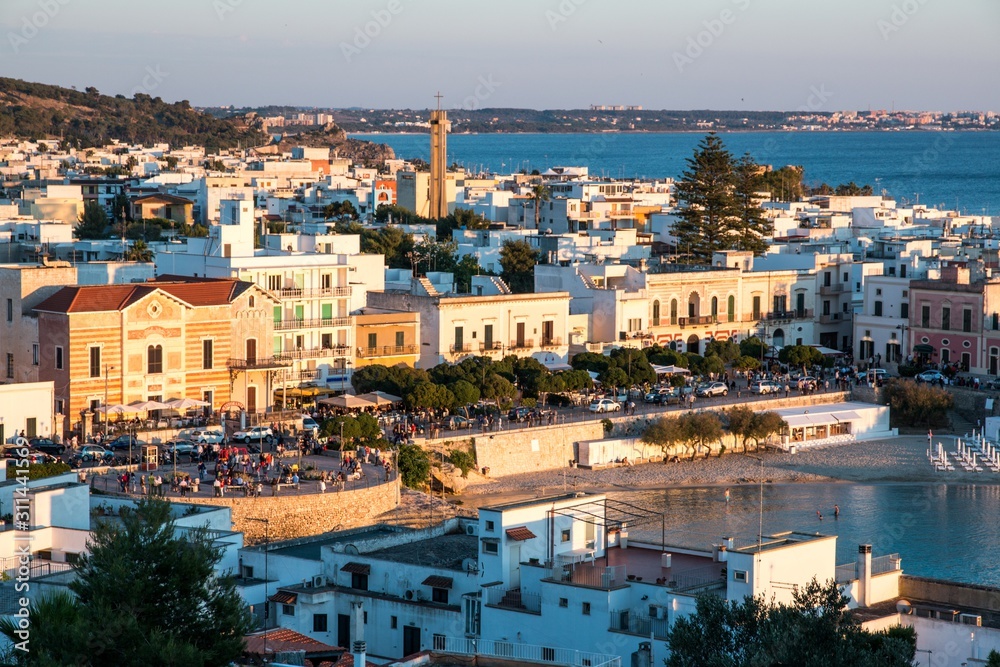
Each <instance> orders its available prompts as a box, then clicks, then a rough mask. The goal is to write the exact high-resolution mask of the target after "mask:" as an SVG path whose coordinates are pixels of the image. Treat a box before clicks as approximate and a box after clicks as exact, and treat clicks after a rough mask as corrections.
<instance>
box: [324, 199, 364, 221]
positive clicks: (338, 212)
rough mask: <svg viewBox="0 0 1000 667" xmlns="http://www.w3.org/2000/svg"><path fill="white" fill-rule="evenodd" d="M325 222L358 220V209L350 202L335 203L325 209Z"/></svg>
mask: <svg viewBox="0 0 1000 667" xmlns="http://www.w3.org/2000/svg"><path fill="white" fill-rule="evenodd" d="M323 218H324V219H325V220H357V219H358V209H356V208H354V204H352V203H351V202H349V201H335V202H331V203H329V204H327V205H326V206H324V207H323Z"/></svg>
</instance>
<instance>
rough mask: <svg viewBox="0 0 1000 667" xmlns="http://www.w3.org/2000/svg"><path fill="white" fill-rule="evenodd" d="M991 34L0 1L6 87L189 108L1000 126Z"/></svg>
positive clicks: (528, 3) (671, 6)
mask: <svg viewBox="0 0 1000 667" xmlns="http://www.w3.org/2000/svg"><path fill="white" fill-rule="evenodd" d="M998 27H1000V2H998V1H997V0H951V1H950V2H946V1H945V0H828V1H824V2H817V1H816V0H666V1H663V0H660V1H646V0H643V1H639V0H635V1H631V2H629V1H628V0H618V1H616V2H610V1H607V0H504V1H502V2H482V1H477V0H464V1H460V0H376V1H375V2H370V1H364V0H357V1H352V2H344V1H337V0H285V1H283V2H273V1H268V0H171V1H170V2H167V1H166V0H142V1H138V0H0V29H2V33H3V37H2V39H0V74H2V75H3V76H11V77H16V78H21V79H26V80H30V81H39V82H45V83H54V84H60V85H65V86H76V87H77V88H80V89H83V88H84V87H87V86H95V87H97V88H98V89H99V90H100V91H101V92H103V93H108V94H116V93H122V94H125V95H128V96H131V95H132V94H134V93H135V92H148V93H150V94H152V95H154V96H160V97H162V98H163V99H164V100H168V101H173V100H178V99H188V100H190V101H191V103H192V104H194V105H198V106H206V105H225V104H234V105H237V106H244V105H264V104H293V105H315V106H328V107H349V106H362V107H410V108H426V107H429V106H432V105H433V104H434V99H433V95H434V93H435V92H436V91H438V90H440V91H441V92H442V94H443V95H444V96H445V97H444V101H443V106H445V107H450V108H453V107H459V106H466V107H469V106H476V107H487V106H496V107H534V108H579V107H587V106H588V105H590V104H641V105H643V106H645V107H647V108H666V109H702V108H716V109H777V110H791V109H798V108H802V107H806V108H814V109H816V110H822V111H830V110H837V109H866V108H869V107H870V108H886V109H888V108H891V107H893V106H895V108H896V109H926V110H958V109H980V110H986V109H991V110H998V111H1000V91H998V88H997V86H996V85H995V83H996V72H997V71H998V69H1000V46H998V44H1000V43H998V41H997V39H996V31H997V28H998ZM366 33H367V34H366Z"/></svg>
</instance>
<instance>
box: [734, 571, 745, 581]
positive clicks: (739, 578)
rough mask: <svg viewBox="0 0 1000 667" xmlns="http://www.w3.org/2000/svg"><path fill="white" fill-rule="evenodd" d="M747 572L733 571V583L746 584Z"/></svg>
mask: <svg viewBox="0 0 1000 667" xmlns="http://www.w3.org/2000/svg"><path fill="white" fill-rule="evenodd" d="M746 580H747V572H746V570H733V581H742V582H746Z"/></svg>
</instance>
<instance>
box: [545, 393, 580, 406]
mask: <svg viewBox="0 0 1000 667" xmlns="http://www.w3.org/2000/svg"><path fill="white" fill-rule="evenodd" d="M545 405H548V406H550V407H558V408H565V407H568V406H570V405H573V399H572V398H570V397H569V396H566V395H565V394H547V395H546V396H545Z"/></svg>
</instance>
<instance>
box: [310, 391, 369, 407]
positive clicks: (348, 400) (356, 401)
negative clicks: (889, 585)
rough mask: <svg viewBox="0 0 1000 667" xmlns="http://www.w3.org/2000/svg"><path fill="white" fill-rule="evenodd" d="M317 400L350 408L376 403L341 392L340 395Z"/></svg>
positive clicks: (324, 403)
mask: <svg viewBox="0 0 1000 667" xmlns="http://www.w3.org/2000/svg"><path fill="white" fill-rule="evenodd" d="M317 402H318V403H322V404H323V405H332V406H334V407H337V408H346V409H348V410H357V409H359V408H370V407H373V406H374V405H375V404H374V403H372V402H371V401H367V400H365V399H363V398H361V397H360V396H352V395H351V394H341V395H340V396H334V397H333V398H321V399H320V400H319V401H317Z"/></svg>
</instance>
